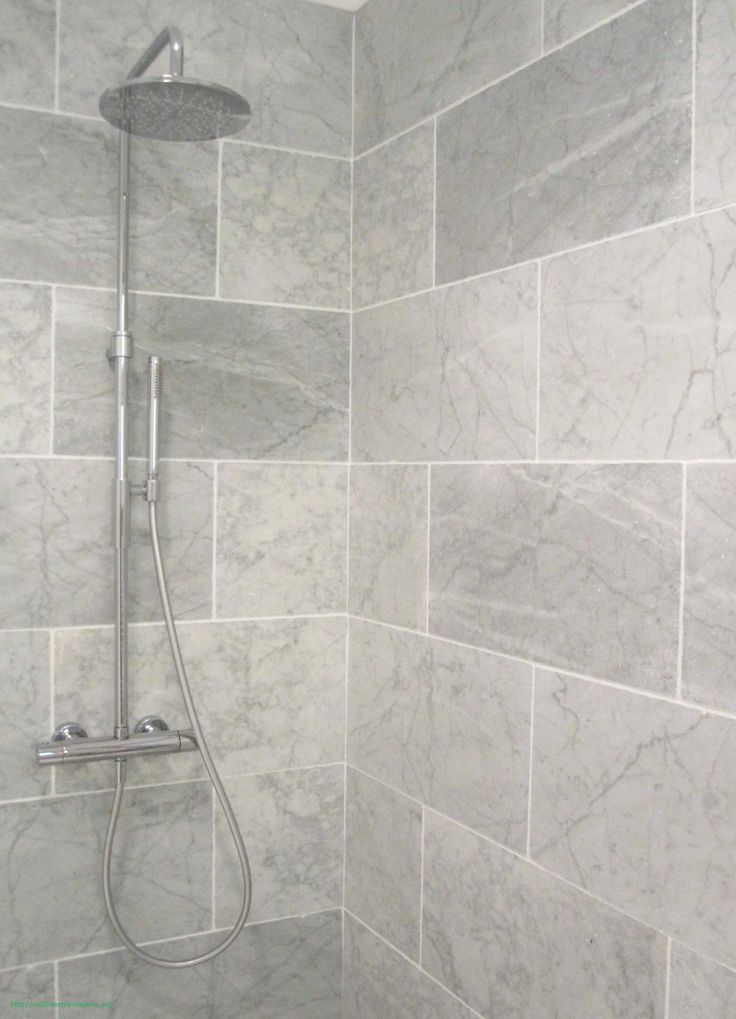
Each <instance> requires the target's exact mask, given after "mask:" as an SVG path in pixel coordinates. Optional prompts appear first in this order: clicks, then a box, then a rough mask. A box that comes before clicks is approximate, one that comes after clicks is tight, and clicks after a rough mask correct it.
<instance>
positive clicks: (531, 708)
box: [525, 665, 537, 859]
mask: <svg viewBox="0 0 736 1019" xmlns="http://www.w3.org/2000/svg"><path fill="white" fill-rule="evenodd" d="M531 687H532V689H531V698H530V705H529V757H528V762H527V766H528V768H529V779H528V791H527V804H526V854H525V855H526V856H527V857H528V858H529V859H531V857H532V798H533V785H534V783H533V777H534V707H535V699H536V692H537V668H536V666H535V665H532V682H531Z"/></svg>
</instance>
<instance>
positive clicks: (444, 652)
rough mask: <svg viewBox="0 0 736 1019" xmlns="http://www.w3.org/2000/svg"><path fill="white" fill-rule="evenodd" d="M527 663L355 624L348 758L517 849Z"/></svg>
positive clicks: (523, 799) (523, 810)
mask: <svg viewBox="0 0 736 1019" xmlns="http://www.w3.org/2000/svg"><path fill="white" fill-rule="evenodd" d="M531 672H532V670H531V666H528V665H525V664H523V663H522V662H512V661H509V660H508V659H505V658H499V657H497V656H495V655H490V654H487V653H486V652H484V651H474V650H472V649H471V648H465V647H460V646H453V645H452V644H447V643H445V642H444V641H438V640H432V639H431V638H427V637H420V636H416V635H414V634H411V633H403V632H401V631H399V630H390V629H388V628H387V627H384V626H380V625H375V624H372V623H364V622H361V621H360V620H352V621H351V623H350V673H349V677H350V678H349V694H348V761H349V763H350V764H354V765H355V766H356V767H358V768H360V769H361V770H362V771H366V772H368V773H370V774H371V775H375V776H376V778H379V779H381V780H383V781H384V782H388V783H389V784H390V785H392V786H395V787H396V788H398V789H401V790H402V791H403V792H405V793H407V794H408V795H409V796H413V797H414V798H415V799H418V800H421V801H422V802H423V803H426V804H428V805H429V806H430V807H434V809H435V810H438V811H440V812H441V813H443V814H447V815H449V816H450V817H454V818H456V819H457V820H458V821H461V822H462V823H463V824H467V825H468V826H469V827H471V828H474V829H475V830H476V831H479V832H481V833H482V834H484V835H488V836H489V837H491V838H493V839H495V840H496V841H498V842H503V843H505V844H506V845H509V846H512V847H513V848H515V849H520V850H523V849H524V848H525V847H526V824H527V806H528V802H527V801H528V792H529V730H530V721H531V718H530V715H531Z"/></svg>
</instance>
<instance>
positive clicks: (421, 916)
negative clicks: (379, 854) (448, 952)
mask: <svg viewBox="0 0 736 1019" xmlns="http://www.w3.org/2000/svg"><path fill="white" fill-rule="evenodd" d="M425 814H426V808H425V806H424V804H422V816H421V840H422V841H421V844H420V849H419V852H420V856H419V966H420V967H421V965H422V954H423V952H424V837H425V831H424V827H425Z"/></svg>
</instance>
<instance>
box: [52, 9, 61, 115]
mask: <svg viewBox="0 0 736 1019" xmlns="http://www.w3.org/2000/svg"><path fill="white" fill-rule="evenodd" d="M55 14H56V24H55V25H54V111H57V110H58V109H59V94H60V92H61V75H60V67H61V0H56V5H55Z"/></svg>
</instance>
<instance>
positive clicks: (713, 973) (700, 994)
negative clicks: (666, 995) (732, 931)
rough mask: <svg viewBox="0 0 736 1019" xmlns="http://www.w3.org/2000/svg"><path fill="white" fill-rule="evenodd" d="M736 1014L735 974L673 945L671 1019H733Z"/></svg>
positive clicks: (681, 947) (686, 949)
mask: <svg viewBox="0 0 736 1019" xmlns="http://www.w3.org/2000/svg"><path fill="white" fill-rule="evenodd" d="M735 1013H736V973H735V972H734V971H733V970H730V969H726V968H725V967H724V966H718V965H717V964H716V963H715V962H711V961H710V960H709V959H704V958H703V957H702V956H701V955H697V954H696V953H695V952H691V951H690V949H688V948H685V946H684V945H678V944H673V946H672V975H671V977H670V1012H669V1016H670V1019H706V1016H707V1019H732V1016H733V1015H734V1014H735Z"/></svg>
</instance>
